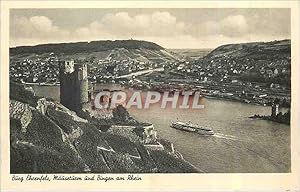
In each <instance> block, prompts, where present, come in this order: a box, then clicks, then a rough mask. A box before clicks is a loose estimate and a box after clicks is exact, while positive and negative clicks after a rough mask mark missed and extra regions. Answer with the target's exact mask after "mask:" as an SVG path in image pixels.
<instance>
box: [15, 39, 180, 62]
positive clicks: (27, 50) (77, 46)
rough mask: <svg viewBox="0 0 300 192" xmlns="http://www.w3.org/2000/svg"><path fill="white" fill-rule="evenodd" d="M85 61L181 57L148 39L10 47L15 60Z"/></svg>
mask: <svg viewBox="0 0 300 192" xmlns="http://www.w3.org/2000/svg"><path fill="white" fill-rule="evenodd" d="M49 54H51V55H54V56H57V57H59V58H62V59H65V58H71V59H85V60H105V59H110V60H127V59H134V60H137V61H143V62H147V61H153V62H165V61H174V60H176V59H177V58H175V57H174V55H172V54H170V53H169V52H168V51H167V50H165V49H164V48H163V47H161V46H159V45H157V44H155V43H153V42H148V41H138V40H116V41H110V40H107V41H92V42H77V43H58V44H41V45H35V46H20V47H14V48H10V59H11V61H12V62H14V61H20V60H24V59H31V60H35V59H38V58H44V57H45V58H46V57H49Z"/></svg>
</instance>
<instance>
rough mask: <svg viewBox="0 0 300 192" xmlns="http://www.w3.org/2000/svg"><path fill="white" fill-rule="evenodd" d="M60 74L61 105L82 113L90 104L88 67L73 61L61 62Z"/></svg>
mask: <svg viewBox="0 0 300 192" xmlns="http://www.w3.org/2000/svg"><path fill="white" fill-rule="evenodd" d="M59 74H60V103H61V104H63V105H64V106H65V107H67V108H69V109H70V110H72V111H75V112H80V111H81V110H82V109H83V106H84V105H85V104H86V103H88V102H89V98H88V75H87V65H86V64H85V63H75V62H74V61H73V60H66V61H59Z"/></svg>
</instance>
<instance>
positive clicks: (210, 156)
mask: <svg viewBox="0 0 300 192" xmlns="http://www.w3.org/2000/svg"><path fill="white" fill-rule="evenodd" d="M33 89H34V90H35V92H36V93H37V95H39V96H44V97H51V98H54V99H59V87H58V86H33ZM201 103H202V104H204V106H205V107H204V109H197V110H190V109H161V108H160V106H159V105H158V104H157V105H151V106H150V108H149V109H136V108H130V109H129V113H130V114H131V115H132V116H133V117H134V118H135V119H137V120H140V121H145V122H151V123H153V124H154V127H155V129H156V131H157V132H158V136H160V137H162V138H164V139H167V140H169V141H171V142H172V143H174V146H175V148H176V149H177V150H178V151H179V152H180V153H181V154H182V155H183V156H184V158H185V159H186V160H188V161H189V162H191V163H192V164H194V165H195V166H197V167H198V168H200V169H201V170H203V171H205V172H209V173H234V172H235V173H237V172H238V173H246V172H247V173H255V172H274V173H275V172H290V166H291V163H290V161H291V158H290V153H291V150H290V126H288V125H284V124H279V123H275V122H270V121H265V120H258V119H250V118H248V117H249V116H251V115H253V114H264V115H269V114H270V113H271V108H270V107H264V106H258V105H251V104H244V103H240V102H232V101H225V100H218V99H207V98H203V99H202V101H201ZM177 118H178V119H179V120H181V121H191V122H193V123H195V124H199V125H201V126H204V127H210V128H212V129H213V130H214V132H215V133H216V134H215V135H214V136H201V135H198V134H194V133H190V132H185V131H180V130H177V129H173V128H170V124H171V122H172V121H175V120H176V119H177Z"/></svg>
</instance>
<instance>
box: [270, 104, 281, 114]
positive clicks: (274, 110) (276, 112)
mask: <svg viewBox="0 0 300 192" xmlns="http://www.w3.org/2000/svg"><path fill="white" fill-rule="evenodd" d="M278 108H279V105H278V104H276V103H273V105H272V112H271V116H272V117H276V116H277V115H278Z"/></svg>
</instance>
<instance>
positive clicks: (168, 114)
mask: <svg viewBox="0 0 300 192" xmlns="http://www.w3.org/2000/svg"><path fill="white" fill-rule="evenodd" d="M9 17H10V18H9V36H10V38H9V124H10V126H9V134H10V173H11V174H28V173H57V174H59V173H141V174H142V173H152V174H156V173H198V174H206V173H290V172H291V127H290V116H291V10H290V9H289V8H219V9H218V8H87V9H80V8H78V9H77V8H72V9H67V8H61V9H60V8H51V9H50V8H47V9H38V8H37V9H11V10H10V13H9ZM56 179H58V180H60V179H61V180H63V179H66V178H64V176H63V175H62V176H60V175H58V176H57V178H56Z"/></svg>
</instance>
